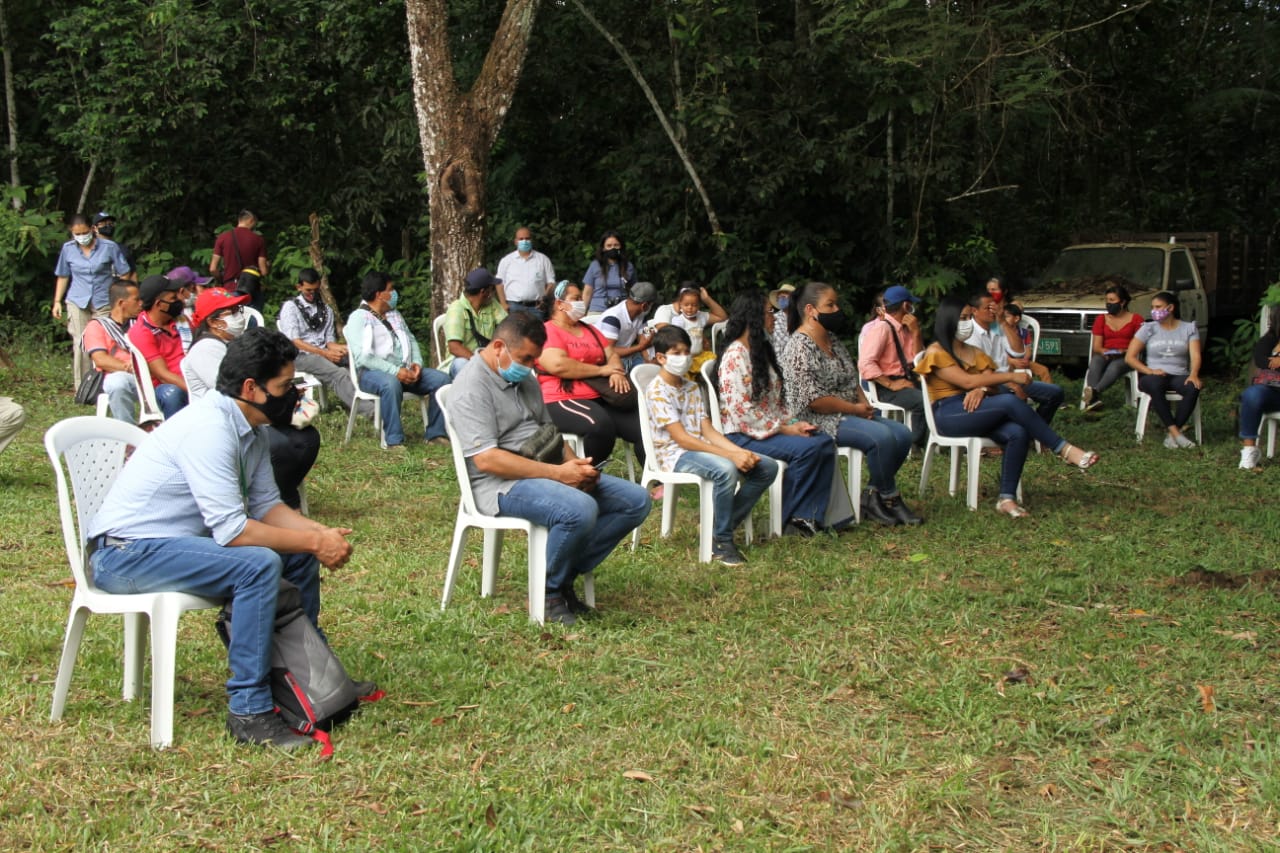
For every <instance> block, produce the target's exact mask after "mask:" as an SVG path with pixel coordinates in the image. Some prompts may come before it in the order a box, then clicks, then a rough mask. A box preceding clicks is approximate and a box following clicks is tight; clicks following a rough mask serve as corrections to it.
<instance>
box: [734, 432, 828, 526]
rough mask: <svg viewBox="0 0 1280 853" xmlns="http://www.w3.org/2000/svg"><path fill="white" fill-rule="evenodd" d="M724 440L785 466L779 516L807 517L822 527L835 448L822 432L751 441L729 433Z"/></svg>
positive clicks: (742, 436)
mask: <svg viewBox="0 0 1280 853" xmlns="http://www.w3.org/2000/svg"><path fill="white" fill-rule="evenodd" d="M725 438H727V439H729V440H730V441H732V442H733V443H734V444H736V445H738V446H739V447H742V448H745V449H747V450H750V451H751V452H752V453H758V454H760V455H761V456H769V457H771V458H773V459H780V460H782V461H783V462H785V463H787V470H786V472H785V473H784V474H783V475H782V517H783V518H784V519H792V518H807V519H809V520H810V521H813V522H816V523H817V524H822V522H823V519H825V518H826V517H827V502H828V501H829V500H830V499H831V478H832V477H834V476H835V473H836V445H835V442H834V441H832V440H831V436H829V435H827V434H826V433H825V432H819V433H818V434H817V435H783V434H782V433H778V434H777V435H771V436H769V437H768V438H752V437H751V436H749V435H747V434H746V433H745V432H731V433H728V434H726V435H725Z"/></svg>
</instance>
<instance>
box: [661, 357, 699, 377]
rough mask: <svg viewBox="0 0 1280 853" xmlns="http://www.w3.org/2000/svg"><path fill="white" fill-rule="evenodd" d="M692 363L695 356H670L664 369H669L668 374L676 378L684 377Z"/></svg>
mask: <svg viewBox="0 0 1280 853" xmlns="http://www.w3.org/2000/svg"><path fill="white" fill-rule="evenodd" d="M692 363H693V356H691V355H668V356H667V363H666V364H665V365H664V367H666V368H667V372H668V373H671V374H674V375H675V376H684V375H685V374H686V373H688V372H689V365H690V364H692Z"/></svg>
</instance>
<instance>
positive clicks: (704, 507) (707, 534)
mask: <svg viewBox="0 0 1280 853" xmlns="http://www.w3.org/2000/svg"><path fill="white" fill-rule="evenodd" d="M667 488H668V489H670V488H671V486H668V487H667ZM671 498H674V495H672V496H671ZM674 503H675V501H674V500H672V504H673V505H674ZM715 528H716V506H715V485H714V484H713V483H712V482H711V481H710V480H703V481H702V482H700V483H698V562H699V563H710V562H711V546H712V544H713V539H714V537H715Z"/></svg>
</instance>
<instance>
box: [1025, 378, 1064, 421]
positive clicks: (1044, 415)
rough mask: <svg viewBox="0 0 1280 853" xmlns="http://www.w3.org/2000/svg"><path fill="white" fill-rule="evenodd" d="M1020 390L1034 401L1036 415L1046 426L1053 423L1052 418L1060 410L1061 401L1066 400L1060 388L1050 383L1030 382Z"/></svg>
mask: <svg viewBox="0 0 1280 853" xmlns="http://www.w3.org/2000/svg"><path fill="white" fill-rule="evenodd" d="M1022 390H1023V391H1026V392H1027V397H1028V398H1029V399H1032V400H1035V402H1036V413H1037V414H1038V415H1040V419H1041V420H1043V421H1044V422H1045V423H1047V424H1048V423H1053V416H1054V415H1055V414H1057V412H1058V409H1060V408H1062V401H1063V400H1065V399H1066V394H1064V393H1063V391H1062V387H1061V386H1060V385H1054V384H1053V383H1051V382H1032V383H1030V384H1029V385H1026V386H1024V387H1023V389H1022Z"/></svg>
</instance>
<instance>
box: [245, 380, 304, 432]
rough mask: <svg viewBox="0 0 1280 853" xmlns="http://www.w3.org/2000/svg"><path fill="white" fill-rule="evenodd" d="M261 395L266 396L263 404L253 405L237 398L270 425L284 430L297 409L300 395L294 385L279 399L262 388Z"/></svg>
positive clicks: (248, 401) (250, 401)
mask: <svg viewBox="0 0 1280 853" xmlns="http://www.w3.org/2000/svg"><path fill="white" fill-rule="evenodd" d="M262 391H263V393H265V394H266V395H267V401H266V402H265V403H255V402H253V401H252V400H246V399H245V398H244V397H237V398H236V399H237V400H240V401H241V402H243V403H248V404H249V405H250V406H253V407H254V408H255V409H257V410H258V411H259V412H262V414H264V415H266V416H267V420H268V421H270V422H271V425H272V426H274V427H277V428H279V429H284V428H285V427H287V426H289V425H290V424H291V423H292V422H293V410H294V409H296V408H297V407H298V400H299V398H301V396H302V395H301V394H299V393H298V388H297V386H296V385H290V386H289V390H288V391H285V392H284V393H283V394H281V395H280V396H279V397H276V396H273V395H272V394H271V392H270V391H267V389H266V388H265V387H264V388H263V389H262Z"/></svg>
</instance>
